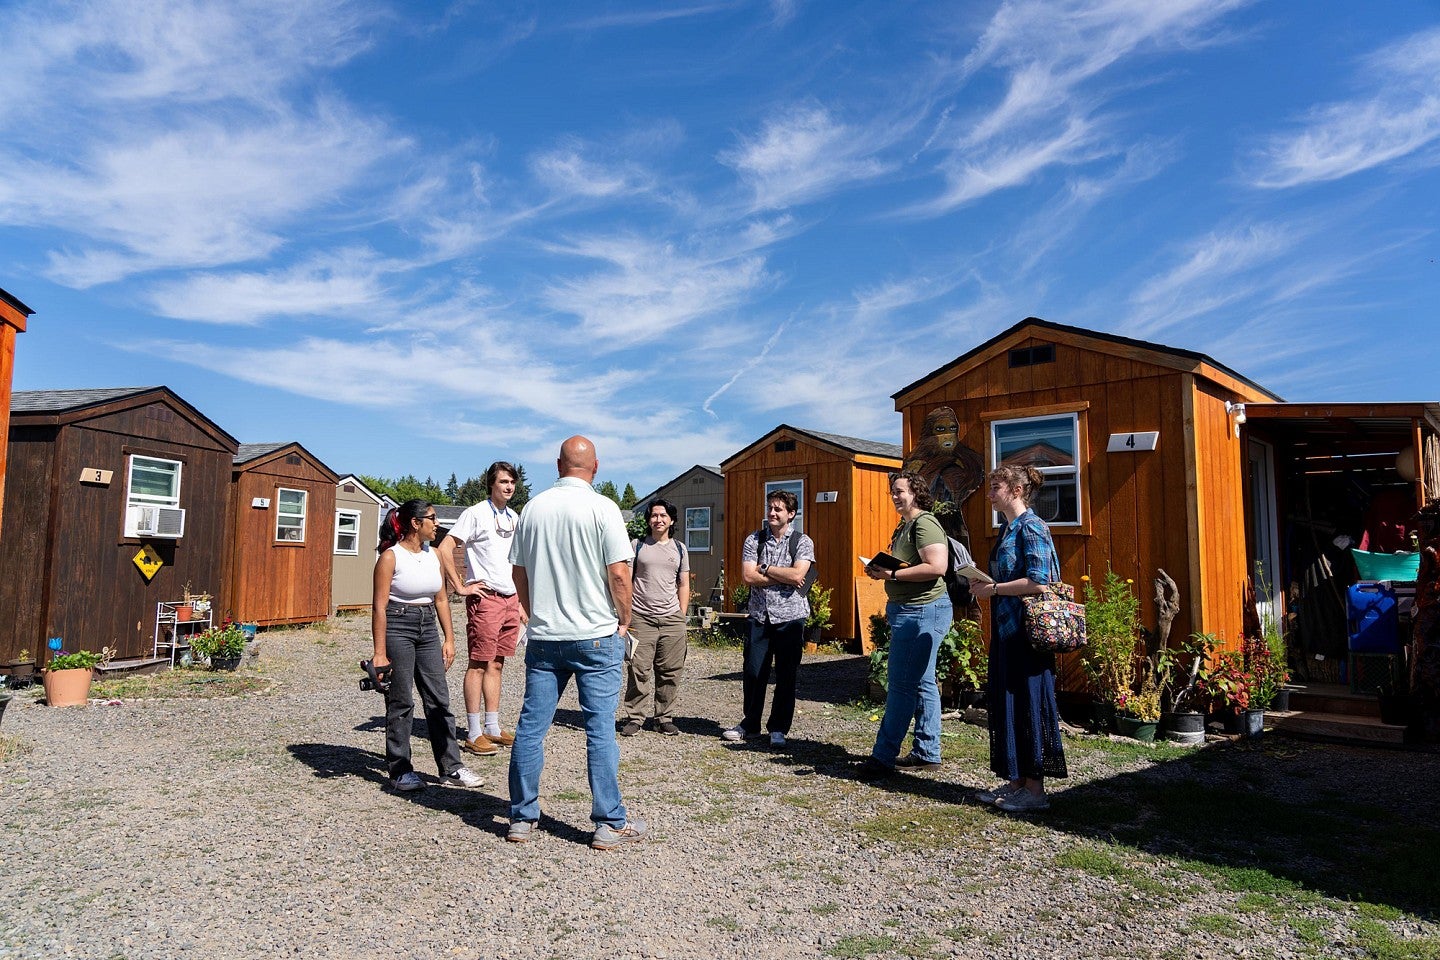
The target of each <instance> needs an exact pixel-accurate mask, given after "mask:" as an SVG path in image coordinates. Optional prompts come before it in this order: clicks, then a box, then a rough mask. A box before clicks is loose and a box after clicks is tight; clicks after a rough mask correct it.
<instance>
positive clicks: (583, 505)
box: [510, 477, 632, 640]
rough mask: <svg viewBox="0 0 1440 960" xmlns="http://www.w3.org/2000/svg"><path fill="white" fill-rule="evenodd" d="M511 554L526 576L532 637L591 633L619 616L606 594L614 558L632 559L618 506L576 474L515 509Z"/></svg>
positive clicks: (608, 627)
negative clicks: (517, 522) (516, 524)
mask: <svg viewBox="0 0 1440 960" xmlns="http://www.w3.org/2000/svg"><path fill="white" fill-rule="evenodd" d="M513 540H514V546H512V547H511V548H510V562H511V563H513V564H515V566H517V567H524V568H525V578H526V580H527V581H528V582H529V584H530V623H529V624H528V626H527V627H526V636H527V637H528V638H529V639H531V640H591V639H595V638H597V637H605V636H609V635H610V634H612V633H614V632H615V630H616V629H617V628H618V627H619V625H620V621H619V619H618V618H617V617H616V615H615V603H614V600H613V599H612V598H611V597H610V583H609V575H608V572H607V570H606V568H607V567H608V566H609V565H610V564H612V563H624V562H627V561H629V560H630V558H631V556H632V554H631V552H630V537H629V536H628V535H627V534H626V533H625V521H624V520H622V519H621V518H620V508H619V507H618V506H616V505H615V501H614V500H611V499H610V498H609V497H602V496H601V495H600V494H598V493H596V492H595V491H594V490H593V489H592V488H591V487H590V484H588V483H586V482H585V481H583V480H580V479H577V478H575V477H561V478H560V479H559V480H557V481H555V486H553V487H551V488H550V489H549V490H546V491H544V492H543V493H541V494H539V495H538V496H535V497H532V498H531V500H530V502H529V503H527V504H525V511H524V512H523V513H522V514H520V526H519V528H518V529H517V530H516V531H515V536H514V538H513Z"/></svg>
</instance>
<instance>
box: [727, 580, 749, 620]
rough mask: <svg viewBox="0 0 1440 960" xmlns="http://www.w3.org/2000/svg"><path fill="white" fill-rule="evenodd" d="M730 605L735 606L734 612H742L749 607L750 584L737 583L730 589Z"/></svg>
mask: <svg viewBox="0 0 1440 960" xmlns="http://www.w3.org/2000/svg"><path fill="white" fill-rule="evenodd" d="M730 606H732V607H734V608H735V612H736V613H744V612H745V611H746V610H749V609H750V586H749V585H748V584H744V583H742V584H739V585H738V586H736V587H735V589H734V590H732V591H730Z"/></svg>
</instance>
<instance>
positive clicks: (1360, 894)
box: [911, 738, 1440, 919]
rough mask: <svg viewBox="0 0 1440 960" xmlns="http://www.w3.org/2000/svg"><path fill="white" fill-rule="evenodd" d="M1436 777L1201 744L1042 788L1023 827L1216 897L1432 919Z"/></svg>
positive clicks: (1346, 752) (1342, 756)
mask: <svg viewBox="0 0 1440 960" xmlns="http://www.w3.org/2000/svg"><path fill="white" fill-rule="evenodd" d="M1436 768H1437V763H1436V762H1435V761H1434V760H1433V759H1432V758H1430V757H1423V756H1420V755H1417V754H1414V753H1405V752H1397V751H1391V750H1372V749H1365V748H1357V747H1341V746H1334V745H1324V744H1307V743H1297V742H1295V741H1290V740H1285V739H1280V738H1276V739H1271V738H1265V739H1263V740H1257V741H1249V742H1246V741H1239V742H1235V743H1223V744H1212V745H1210V746H1207V747H1204V748H1201V749H1198V750H1196V751H1194V752H1193V753H1191V754H1189V755H1187V756H1185V757H1182V758H1179V759H1175V760H1169V761H1164V762H1160V763H1157V764H1155V765H1153V766H1151V767H1148V768H1146V769H1144V770H1139V771H1134V772H1130V773H1122V774H1117V775H1115V776H1111V777H1107V778H1105V779H1101V780H1095V781H1092V782H1090V783H1085V784H1079V785H1076V786H1073V787H1068V788H1067V787H1065V786H1064V785H1063V784H1060V783H1057V784H1054V786H1055V787H1057V788H1058V789H1055V790H1054V791H1053V792H1052V794H1051V803H1052V806H1051V809H1050V810H1049V811H1048V812H1046V813H1042V814H1038V815H1035V816H1034V817H1033V818H1032V819H1033V822H1035V823H1036V824H1037V825H1039V826H1042V827H1047V828H1050V829H1054V830H1060V831H1064V832H1066V833H1070V834H1074V835H1076V836H1081V837H1085V838H1087V839H1090V840H1098V841H1101V842H1105V843H1117V844H1123V845H1125V846H1129V847H1132V848H1134V849H1136V850H1142V851H1144V852H1146V853H1150V854H1155V855H1160V856H1165V857H1175V858H1180V859H1183V860H1186V861H1189V862H1190V865H1191V866H1192V867H1193V868H1194V869H1196V870H1198V871H1199V872H1201V873H1203V874H1206V875H1208V876H1210V877H1212V879H1214V880H1215V882H1216V885H1217V886H1218V887H1220V888H1222V889H1228V890H1233V891H1240V892H1250V893H1258V894H1281V895H1283V894H1294V893H1298V892H1300V891H1301V890H1313V891H1318V892H1320V893H1323V894H1325V895H1327V896H1331V897H1335V898H1337V899H1341V900H1357V901H1366V902H1370V903H1375V904H1388V905H1390V906H1392V907H1396V908H1398V909H1400V910H1404V911H1407V912H1410V913H1413V914H1416V915H1418V916H1422V917H1427V918H1430V919H1435V918H1437V917H1440V901H1437V899H1436V897H1435V885H1434V878H1435V869H1436V864H1437V863H1440V803H1437V797H1436V793H1435V789H1434V787H1435V782H1436V780H1435V776H1436ZM911 779H915V778H911ZM997 815H1003V814H998V811H997Z"/></svg>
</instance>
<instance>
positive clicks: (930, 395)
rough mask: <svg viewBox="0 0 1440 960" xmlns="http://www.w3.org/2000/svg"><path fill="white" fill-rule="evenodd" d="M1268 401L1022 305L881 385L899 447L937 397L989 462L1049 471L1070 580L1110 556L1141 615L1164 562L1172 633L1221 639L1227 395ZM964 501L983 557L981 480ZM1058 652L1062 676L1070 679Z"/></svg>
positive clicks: (1236, 585)
mask: <svg viewBox="0 0 1440 960" xmlns="http://www.w3.org/2000/svg"><path fill="white" fill-rule="evenodd" d="M1279 399H1280V398H1279V397H1277V396H1275V395H1274V394H1272V393H1270V392H1269V391H1268V390H1266V389H1265V388H1263V387H1261V386H1259V385H1258V384H1256V383H1254V382H1253V381H1251V380H1248V379H1247V378H1245V377H1243V376H1241V375H1240V374H1238V373H1236V372H1235V371H1233V370H1231V369H1230V368H1228V367H1225V366H1223V365H1222V364H1220V363H1217V362H1216V361H1214V360H1212V359H1211V358H1209V357H1207V356H1205V355H1204V354H1200V353H1195V352H1193V351H1189V350H1181V349H1177V348H1174V347H1167V346H1162V345H1160V344H1154V343H1146V342H1144V341H1140V340H1132V339H1129V338H1126V337H1119V336H1114V335H1111V334H1105V333H1097V332H1094V331H1090V330H1084V329H1080V328H1078V327H1067V326H1062V325H1060V324H1056V323H1050V322H1047V321H1045V320H1039V319H1036V318H1034V317H1031V318H1029V319H1027V320H1024V321H1022V322H1020V323H1018V324H1016V325H1015V326H1013V327H1011V328H1009V329H1008V330H1005V331H1004V332H1002V333H1000V334H998V335H997V336H995V337H992V338H991V339H989V340H987V341H986V342H984V343H982V344H980V345H979V346H977V347H975V348H974V349H973V350H970V351H969V352H967V353H965V354H963V355H961V356H960V357H957V358H956V359H955V360H952V361H951V362H950V363H947V364H946V365H945V366H943V367H940V368H939V369H937V370H935V371H934V372H932V373H930V374H927V375H926V376H925V377H922V378H921V379H920V380H917V381H916V382H915V383H912V384H910V385H909V386H907V387H905V388H904V389H902V390H901V391H899V392H898V393H896V394H894V400H895V409H896V410H898V411H899V412H900V413H901V414H902V415H903V416H904V421H905V422H904V437H905V447H906V450H907V451H908V450H912V449H914V447H915V446H916V444H917V443H918V442H920V441H921V439H922V437H921V434H922V431H923V428H924V425H925V424H926V422H927V417H930V416H931V414H932V412H934V411H937V410H939V409H940V408H942V407H948V408H950V409H951V410H952V411H953V412H954V415H955V420H956V421H958V424H959V432H960V437H961V440H962V442H963V443H964V444H965V445H966V446H968V447H969V448H971V449H972V450H974V451H977V452H978V453H980V454H981V458H982V461H983V464H984V468H985V470H986V471H988V470H989V469H991V468H992V467H993V466H995V465H996V464H997V463H998V462H1000V461H1001V460H1008V461H1012V462H1032V463H1035V464H1036V465H1037V466H1040V467H1041V469H1042V472H1045V473H1047V475H1048V477H1047V484H1046V486H1047V488H1049V489H1048V491H1046V496H1045V499H1044V501H1043V502H1042V503H1041V504H1039V505H1037V513H1040V514H1041V516H1042V518H1043V519H1045V520H1046V521H1047V522H1048V523H1049V524H1050V530H1051V533H1052V535H1053V536H1054V539H1055V545H1056V548H1057V549H1058V551H1059V554H1060V561H1061V565H1062V569H1063V575H1064V579H1065V580H1066V581H1067V582H1068V583H1071V584H1073V585H1076V586H1077V587H1078V586H1079V584H1080V577H1081V576H1082V575H1084V574H1087V573H1088V574H1089V575H1090V576H1092V577H1094V578H1096V579H1099V578H1101V577H1103V576H1104V574H1105V572H1106V568H1107V565H1108V566H1110V567H1113V568H1114V569H1115V570H1116V572H1118V573H1119V574H1121V575H1122V576H1124V577H1128V578H1131V579H1133V580H1134V581H1135V584H1136V587H1135V591H1136V593H1137V594H1138V595H1139V597H1140V600H1141V616H1142V622H1145V623H1150V624H1153V623H1154V601H1153V592H1154V591H1153V587H1152V585H1151V584H1152V581H1153V578H1154V577H1155V572H1156V570H1157V569H1158V568H1163V569H1164V570H1165V571H1167V572H1168V573H1169V574H1170V576H1171V577H1173V578H1174V580H1175V582H1176V583H1177V585H1178V586H1179V588H1180V590H1181V594H1182V597H1181V601H1182V605H1181V613H1180V616H1179V618H1177V619H1176V621H1175V624H1174V627H1173V632H1172V636H1182V637H1183V636H1186V635H1188V634H1189V633H1191V632H1192V631H1205V632H1211V633H1215V634H1217V635H1220V636H1223V637H1225V638H1227V640H1228V641H1229V642H1230V643H1232V644H1233V643H1234V642H1236V640H1237V639H1238V638H1239V636H1240V634H1241V624H1242V619H1241V618H1242V607H1243V602H1244V596H1245V588H1246V582H1247V579H1248V577H1249V559H1248V557H1247V552H1246V532H1245V484H1244V479H1243V478H1244V476H1245V448H1244V446H1243V445H1242V443H1241V442H1240V440H1239V438H1238V436H1237V424H1236V422H1235V420H1236V417H1235V415H1234V411H1235V410H1236V409H1237V407H1236V406H1235V405H1236V404H1245V403H1252V402H1262V403H1263V402H1267V401H1276V400H1279ZM932 422H933V419H932ZM1150 434H1155V436H1154V437H1151V436H1150ZM963 510H964V513H965V520H966V523H967V525H968V527H969V529H970V532H971V534H972V538H973V545H972V546H973V550H972V552H973V553H974V554H975V556H976V558H977V560H979V561H980V562H981V563H982V564H984V562H985V558H986V557H987V556H988V555H989V551H990V547H991V544H992V543H993V540H994V531H995V530H996V527H997V525H996V523H995V521H994V519H993V513H992V511H991V510H990V507H989V504H988V502H987V501H986V499H985V496H984V491H983V489H981V490H979V491H977V492H976V493H975V494H972V495H971V496H970V497H969V499H968V500H966V502H965V503H964V505H963ZM1067 659H1068V660H1069V661H1070V662H1069V663H1068V664H1067V665H1066V669H1065V671H1064V676H1063V681H1064V683H1065V684H1066V685H1067V687H1069V688H1070V689H1075V688H1077V687H1078V686H1079V684H1080V682H1081V681H1080V680H1079V678H1078V669H1076V667H1075V659H1074V658H1073V657H1072V658H1067Z"/></svg>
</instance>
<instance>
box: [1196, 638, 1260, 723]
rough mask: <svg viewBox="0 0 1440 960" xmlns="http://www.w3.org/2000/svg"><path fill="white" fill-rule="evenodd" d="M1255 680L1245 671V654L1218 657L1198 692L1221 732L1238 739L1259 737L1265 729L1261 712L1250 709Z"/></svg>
mask: <svg viewBox="0 0 1440 960" xmlns="http://www.w3.org/2000/svg"><path fill="white" fill-rule="evenodd" d="M1254 687H1255V678H1254V676H1252V675H1251V673H1250V671H1249V670H1247V669H1245V655H1244V653H1243V652H1237V651H1234V650H1229V651H1226V652H1225V653H1222V654H1220V656H1219V658H1218V659H1217V660H1216V662H1215V666H1214V667H1212V668H1211V670H1210V673H1209V675H1208V676H1207V677H1206V678H1205V679H1204V680H1203V681H1202V682H1201V684H1200V691H1201V693H1202V695H1203V696H1204V697H1205V698H1206V699H1207V700H1208V701H1209V703H1210V708H1211V711H1212V712H1213V713H1216V714H1219V715H1220V718H1221V719H1222V720H1223V721H1224V723H1225V729H1226V730H1227V731H1229V732H1230V733H1238V734H1240V735H1241V736H1246V737H1254V736H1259V735H1260V733H1261V732H1262V731H1263V730H1264V728H1265V711H1264V710H1263V709H1260V708H1258V707H1255V706H1253V704H1252V698H1253V696H1254Z"/></svg>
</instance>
